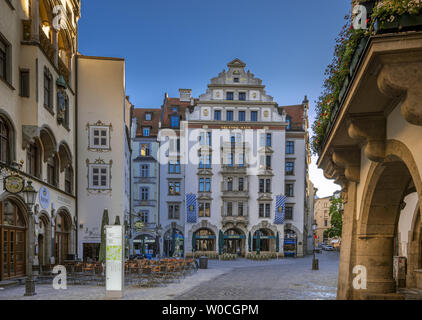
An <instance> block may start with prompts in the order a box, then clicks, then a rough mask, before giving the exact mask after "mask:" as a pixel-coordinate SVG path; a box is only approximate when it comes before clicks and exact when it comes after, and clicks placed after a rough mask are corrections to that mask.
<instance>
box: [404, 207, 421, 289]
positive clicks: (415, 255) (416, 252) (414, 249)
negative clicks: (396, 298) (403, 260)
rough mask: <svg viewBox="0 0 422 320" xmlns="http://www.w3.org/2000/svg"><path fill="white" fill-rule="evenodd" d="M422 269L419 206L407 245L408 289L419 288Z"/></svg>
mask: <svg viewBox="0 0 422 320" xmlns="http://www.w3.org/2000/svg"><path fill="white" fill-rule="evenodd" d="M421 269H422V217H421V210H420V209H419V204H418V206H417V207H416V212H415V214H414V216H413V221H412V230H411V231H410V232H409V242H408V245H407V274H406V287H407V288H415V287H418V282H417V279H416V278H417V275H416V273H419V271H416V270H421Z"/></svg>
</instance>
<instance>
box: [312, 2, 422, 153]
mask: <svg viewBox="0 0 422 320" xmlns="http://www.w3.org/2000/svg"><path fill="white" fill-rule="evenodd" d="M360 4H362V5H364V6H365V7H366V9H367V12H368V19H367V21H366V22H367V24H368V29H367V30H354V29H353V26H351V25H350V17H349V16H346V17H345V19H346V20H347V23H346V25H345V26H344V27H343V29H342V31H341V32H340V34H339V36H338V37H337V39H336V46H335V50H334V57H333V61H332V63H331V64H330V65H329V66H328V67H327V69H326V71H325V75H326V79H325V81H324V84H323V92H322V94H321V96H320V97H319V98H318V100H317V101H316V114H317V117H316V119H315V121H314V123H313V125H312V129H313V132H314V135H313V137H312V150H313V152H314V153H316V154H319V153H320V152H321V151H322V148H323V145H324V143H325V140H326V139H327V136H328V135H329V133H330V130H331V127H332V125H333V124H334V122H335V120H336V116H337V114H338V112H339V111H340V109H341V105H342V101H343V100H344V98H345V96H346V95H347V90H348V88H349V86H350V85H351V83H352V82H353V77H354V74H355V73H356V71H357V68H358V65H359V61H360V60H361V58H362V55H363V53H364V52H365V48H366V46H367V44H368V41H369V39H370V37H371V36H373V35H375V34H378V33H386V32H391V30H394V31H399V32H400V31H406V30H420V29H421V30H422V0H382V1H363V0H361V1H360Z"/></svg>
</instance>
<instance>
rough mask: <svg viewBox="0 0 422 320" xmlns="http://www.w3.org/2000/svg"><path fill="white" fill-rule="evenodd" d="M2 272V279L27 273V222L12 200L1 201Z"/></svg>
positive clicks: (0, 277) (0, 276)
mask: <svg viewBox="0 0 422 320" xmlns="http://www.w3.org/2000/svg"><path fill="white" fill-rule="evenodd" d="M0 234H1V257H0V260H1V262H0V263H1V267H0V268H1V274H0V279H1V280H5V279H10V278H15V277H21V276H24V275H25V261H26V250H25V249H26V245H25V244H26V223H25V219H24V216H23V213H22V211H21V210H20V208H19V207H18V206H17V205H16V203H15V202H14V201H12V200H4V201H1V202H0Z"/></svg>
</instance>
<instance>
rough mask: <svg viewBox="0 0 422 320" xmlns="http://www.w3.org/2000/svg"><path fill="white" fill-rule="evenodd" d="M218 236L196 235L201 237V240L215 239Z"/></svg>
mask: <svg viewBox="0 0 422 320" xmlns="http://www.w3.org/2000/svg"><path fill="white" fill-rule="evenodd" d="M215 238H216V237H215V236H196V239H201V240H204V239H215Z"/></svg>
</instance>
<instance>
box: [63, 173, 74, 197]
mask: <svg viewBox="0 0 422 320" xmlns="http://www.w3.org/2000/svg"><path fill="white" fill-rule="evenodd" d="M64 191H66V192H67V193H72V192H73V170H72V167H70V166H69V167H67V168H66V169H65V173H64Z"/></svg>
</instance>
